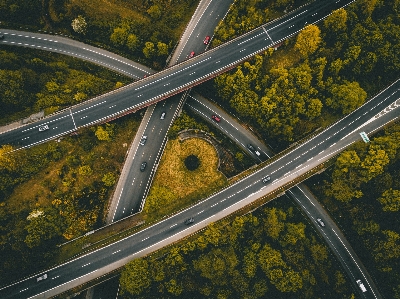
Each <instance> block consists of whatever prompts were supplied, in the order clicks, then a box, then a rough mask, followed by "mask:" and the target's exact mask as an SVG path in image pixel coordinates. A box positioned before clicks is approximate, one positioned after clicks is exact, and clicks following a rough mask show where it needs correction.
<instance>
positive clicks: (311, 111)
mask: <svg viewBox="0 0 400 299" xmlns="http://www.w3.org/2000/svg"><path fill="white" fill-rule="evenodd" d="M322 107H323V104H322V102H321V101H320V100H319V99H310V101H309V103H308V105H307V109H306V112H305V114H306V116H307V117H308V118H310V119H313V118H314V117H318V116H320V115H321V111H322Z"/></svg>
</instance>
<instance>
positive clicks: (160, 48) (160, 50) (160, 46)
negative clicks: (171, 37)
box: [157, 42, 168, 56]
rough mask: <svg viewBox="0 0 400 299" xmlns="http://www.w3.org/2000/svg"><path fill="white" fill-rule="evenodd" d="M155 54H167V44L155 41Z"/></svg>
mask: <svg viewBox="0 0 400 299" xmlns="http://www.w3.org/2000/svg"><path fill="white" fill-rule="evenodd" d="M157 55H158V56H167V55H168V45H167V44H164V43H162V42H158V43H157Z"/></svg>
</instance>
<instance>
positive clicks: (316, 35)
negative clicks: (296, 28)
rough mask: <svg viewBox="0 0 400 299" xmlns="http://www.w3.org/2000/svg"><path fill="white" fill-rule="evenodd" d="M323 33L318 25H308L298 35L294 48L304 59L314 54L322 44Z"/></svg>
mask: <svg viewBox="0 0 400 299" xmlns="http://www.w3.org/2000/svg"><path fill="white" fill-rule="evenodd" d="M320 35H321V31H320V30H319V28H318V26H316V25H307V26H306V27H305V28H304V29H303V30H301V31H300V33H299V34H298V35H297V40H296V44H295V46H294V48H295V49H296V50H298V51H299V52H300V54H301V55H302V56H303V57H308V55H310V54H312V53H314V52H315V51H316V50H317V49H318V47H319V44H320V43H321V36H320Z"/></svg>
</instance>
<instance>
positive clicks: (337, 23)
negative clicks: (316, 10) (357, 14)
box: [324, 8, 347, 32]
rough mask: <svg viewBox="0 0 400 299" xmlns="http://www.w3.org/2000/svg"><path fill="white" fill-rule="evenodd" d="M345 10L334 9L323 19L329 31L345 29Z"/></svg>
mask: <svg viewBox="0 0 400 299" xmlns="http://www.w3.org/2000/svg"><path fill="white" fill-rule="evenodd" d="M346 22H347V12H346V10H344V9H343V8H340V9H337V10H334V11H333V12H332V14H330V15H329V16H328V17H327V18H326V19H325V20H324V26H325V28H326V29H328V32H329V31H333V32H338V31H345V30H346V29H347V25H346Z"/></svg>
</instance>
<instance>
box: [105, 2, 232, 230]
mask: <svg viewBox="0 0 400 299" xmlns="http://www.w3.org/2000/svg"><path fill="white" fill-rule="evenodd" d="M231 2H232V1H231V0H229V1H224V2H223V3H221V2H220V1H217V0H208V1H202V2H201V3H200V4H199V7H198V8H197V10H196V12H195V14H194V16H193V18H192V19H191V21H190V23H189V24H188V26H187V28H186V30H185V32H184V34H183V37H182V38H181V40H180V43H179V45H178V46H177V47H176V49H175V53H178V54H176V55H173V56H172V59H171V60H170V63H172V64H174V63H176V62H181V61H182V60H185V59H186V56H185V55H182V53H190V51H196V52H201V51H204V50H205V49H206V47H207V45H205V44H204V42H203V40H204V37H205V36H212V33H213V32H214V29H215V27H216V26H217V25H218V23H219V21H220V20H221V18H222V17H223V16H225V14H226V12H227V10H228V9H229V5H230V4H231ZM185 98H186V93H184V94H179V95H176V96H173V97H171V98H169V99H168V100H165V101H162V102H159V103H157V104H155V105H152V106H150V107H149V108H148V109H147V111H146V113H145V115H144V117H143V120H142V123H141V125H140V128H139V130H138V133H137V136H136V137H135V139H134V141H133V143H132V144H131V147H132V148H131V151H130V153H129V156H128V159H127V161H126V163H125V165H124V168H123V171H122V174H121V176H120V179H119V181H118V184H117V186H116V189H115V192H114V196H113V199H112V204H111V207H110V212H109V214H108V222H109V223H111V222H114V221H117V220H120V219H122V218H124V217H127V216H130V215H132V214H135V213H138V212H140V211H141V209H142V207H143V205H144V203H145V201H144V200H145V197H146V196H147V193H148V191H149V188H150V186H151V182H152V179H153V177H154V174H155V172H156V170H157V167H158V163H159V160H160V157H161V155H162V153H163V150H164V147H165V143H166V141H167V133H168V129H169V128H170V126H171V125H172V123H173V120H174V119H175V118H176V116H177V115H178V114H179V111H180V107H181V106H182V104H183V103H184V100H185ZM162 115H163V116H164V119H162V117H161V116H162ZM143 136H146V137H147V141H146V143H145V144H144V145H141V144H140V140H141V139H142V137H143ZM143 162H146V163H147V166H146V170H145V171H143V172H141V171H139V170H140V166H141V164H142V163H143Z"/></svg>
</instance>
